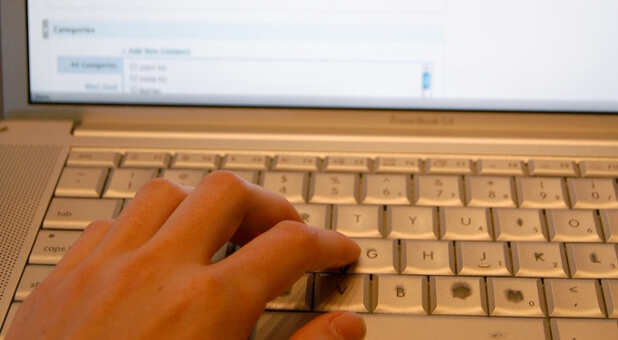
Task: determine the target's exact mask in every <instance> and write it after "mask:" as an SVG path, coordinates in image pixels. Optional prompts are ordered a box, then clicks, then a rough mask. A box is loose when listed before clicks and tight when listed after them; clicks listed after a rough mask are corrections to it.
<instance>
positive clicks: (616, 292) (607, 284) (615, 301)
mask: <svg viewBox="0 0 618 340" xmlns="http://www.w3.org/2000/svg"><path fill="white" fill-rule="evenodd" d="M601 286H602V287H603V296H604V297H605V308H606V309H607V317H608V318H610V319H618V280H603V281H601Z"/></svg>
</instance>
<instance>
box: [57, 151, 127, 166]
mask: <svg viewBox="0 0 618 340" xmlns="http://www.w3.org/2000/svg"><path fill="white" fill-rule="evenodd" d="M121 158H122V155H121V154H120V153H118V152H107V151H75V150H74V151H71V153H70V154H69V158H68V159H67V166H70V167H98V168H115V167H118V165H119V164H120V159H121Z"/></svg>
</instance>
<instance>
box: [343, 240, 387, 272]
mask: <svg viewBox="0 0 618 340" xmlns="http://www.w3.org/2000/svg"><path fill="white" fill-rule="evenodd" d="M353 240H354V242H356V244H358V246H359V247H360V248H361V253H360V257H359V258H358V260H357V261H356V262H355V263H354V264H352V265H351V266H350V267H349V268H348V269H347V270H346V271H345V272H346V273H361V274H397V273H398V272H399V270H398V267H399V252H398V247H397V241H396V240H380V239H361V238H355V239H353Z"/></svg>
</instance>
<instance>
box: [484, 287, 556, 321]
mask: <svg viewBox="0 0 618 340" xmlns="http://www.w3.org/2000/svg"><path fill="white" fill-rule="evenodd" d="M487 294H488V304H489V315H491V316H508V317H517V316H524V317H538V318H542V317H545V316H546V315H547V312H546V310H545V294H544V291H543V284H542V282H541V280H540V279H523V278H518V279H513V278H497V277H490V278H487Z"/></svg>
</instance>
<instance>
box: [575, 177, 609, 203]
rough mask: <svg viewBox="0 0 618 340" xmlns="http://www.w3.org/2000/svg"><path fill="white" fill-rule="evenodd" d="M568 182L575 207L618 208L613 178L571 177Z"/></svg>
mask: <svg viewBox="0 0 618 340" xmlns="http://www.w3.org/2000/svg"><path fill="white" fill-rule="evenodd" d="M567 184H568V186H569V193H570V197H571V203H573V208H575V209H615V208H618V199H617V198H616V196H617V194H616V187H615V185H614V181H613V180H611V179H590V178H569V179H568V180H567Z"/></svg>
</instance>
